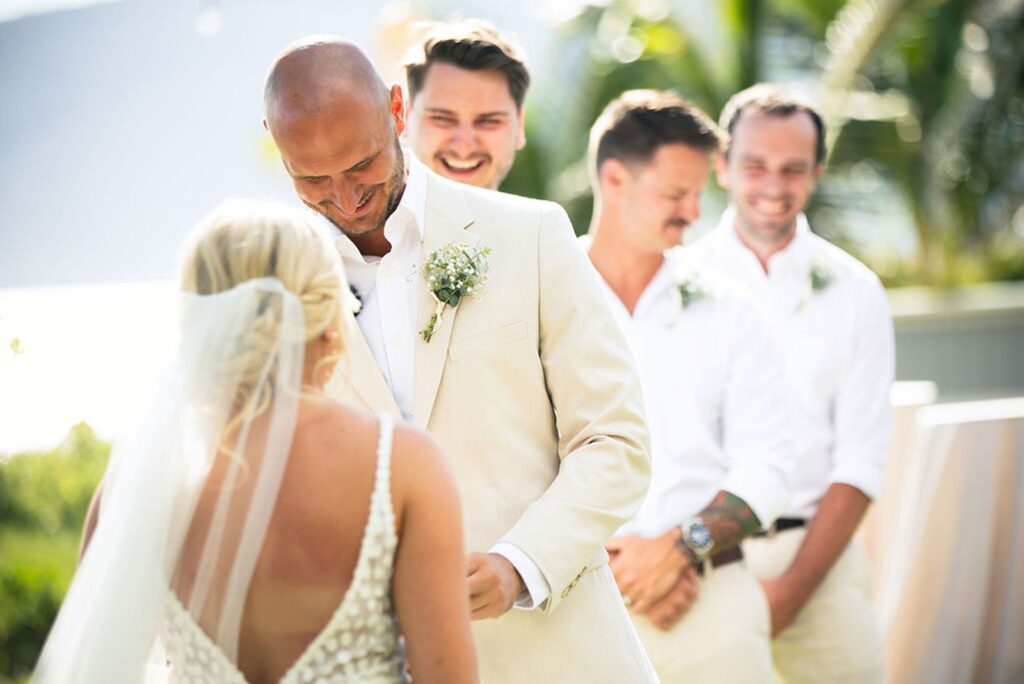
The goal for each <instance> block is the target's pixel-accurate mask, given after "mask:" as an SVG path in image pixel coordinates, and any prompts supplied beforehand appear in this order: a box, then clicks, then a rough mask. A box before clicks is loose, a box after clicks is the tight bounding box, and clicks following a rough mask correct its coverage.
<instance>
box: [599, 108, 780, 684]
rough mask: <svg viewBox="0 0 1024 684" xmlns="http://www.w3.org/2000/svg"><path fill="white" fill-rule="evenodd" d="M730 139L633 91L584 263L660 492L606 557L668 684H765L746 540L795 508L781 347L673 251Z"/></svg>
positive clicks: (609, 131) (606, 126)
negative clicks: (637, 393)
mask: <svg viewBox="0 0 1024 684" xmlns="http://www.w3.org/2000/svg"><path fill="white" fill-rule="evenodd" d="M722 143H723V135H722V134H721V133H720V132H719V130H718V127H717V126H716V125H715V124H714V122H713V121H712V120H711V119H709V118H708V116H707V115H706V114H704V113H703V112H702V111H700V110H699V109H697V108H696V107H694V106H693V105H691V104H689V103H687V102H686V101H684V100H682V99H680V98H679V97H678V96H676V95H674V94H672V93H668V92H655V91H630V92H627V93H623V94H622V95H621V96H620V97H619V98H618V99H616V100H615V101H614V102H612V103H611V104H609V105H608V106H607V108H606V109H605V110H604V112H603V113H602V114H601V116H600V117H599V118H598V120H597V122H596V123H595V124H594V126H593V128H592V129H591V134H590V160H591V173H592V180H593V187H594V198H595V209H594V218H593V222H592V223H591V226H590V234H589V236H588V237H589V238H590V244H589V248H588V254H589V256H590V259H591V262H592V263H593V264H594V266H595V268H596V269H597V270H598V272H599V273H600V275H601V277H602V281H603V285H604V290H605V295H606V297H607V299H608V300H609V303H610V304H611V306H612V310H613V313H614V314H615V315H616V318H617V320H618V322H619V325H620V327H621V328H622V330H623V332H624V333H625V335H626V340H627V342H628V343H629V344H630V347H631V348H632V351H633V354H634V357H635V359H636V362H637V366H638V370H639V372H640V382H641V385H642V386H643V390H644V395H645V400H646V404H647V418H648V424H649V426H650V428H651V445H652V450H651V462H652V478H651V489H650V490H649V492H648V494H647V497H646V499H645V500H644V503H643V505H642V506H641V508H640V510H639V512H638V513H637V514H636V516H634V518H633V519H632V520H630V521H629V522H628V523H626V524H625V525H624V526H623V527H622V528H621V529H620V530H619V532H618V536H617V537H616V538H613V539H612V540H611V542H609V544H608V545H607V548H608V549H609V552H610V553H611V555H612V561H611V566H612V572H613V573H614V574H615V579H616V581H617V583H618V585H619V588H620V591H621V592H622V596H623V601H624V602H625V603H626V605H627V607H629V608H630V610H631V611H632V614H633V621H634V624H635V625H636V628H637V631H638V632H639V634H640V638H641V640H642V641H643V643H644V647H645V648H646V649H647V653H648V655H649V656H650V658H651V662H652V663H653V664H654V667H655V669H656V671H657V672H658V676H659V677H660V679H661V681H662V682H667V683H671V682H680V683H686V684H690V683H691V682H754V683H756V682H764V683H765V684H767V683H768V682H770V681H771V677H772V668H771V650H770V645H769V621H768V611H767V608H766V606H765V601H764V597H763V595H762V593H761V590H760V587H759V586H758V582H757V579H756V578H755V576H754V575H753V574H752V573H751V572H750V571H749V570H748V569H747V568H746V567H745V566H744V564H743V563H742V562H738V561H742V557H743V556H742V553H741V551H740V547H739V546H738V544H739V542H740V541H741V540H743V539H744V538H745V537H747V536H748V535H751V534H753V533H754V532H756V531H757V530H759V529H761V527H762V525H764V526H768V525H770V524H771V523H772V521H774V519H775V517H776V516H777V515H778V514H779V513H781V512H782V510H783V507H784V506H785V505H786V503H787V502H788V500H789V488H788V479H787V478H788V475H789V469H790V467H791V465H792V460H793V450H792V445H791V442H790V432H789V424H788V420H787V416H788V413H787V404H786V401H785V399H784V395H783V394H782V392H783V387H784V382H783V368H782V364H781V363H780V362H779V360H778V359H779V357H780V356H781V352H780V350H779V349H778V347H777V345H776V343H775V339H774V337H773V336H772V334H771V333H770V331H769V329H768V325H767V322H766V321H765V319H764V317H763V316H762V315H761V313H760V312H759V311H758V310H757V308H756V307H755V306H754V305H753V303H752V302H751V301H750V298H749V297H748V296H746V295H745V294H744V293H743V291H742V289H741V288H740V287H739V286H737V285H734V284H731V283H729V282H728V281H727V280H726V279H724V278H721V277H719V276H716V275H715V274H714V273H712V272H710V271H709V270H708V269H703V268H696V267H694V266H693V265H692V264H691V263H688V262H687V260H686V259H684V258H683V256H682V254H681V253H680V250H679V249H678V245H679V243H680V241H681V239H682V236H683V231H685V230H686V228H687V227H688V226H689V225H690V224H691V223H692V222H693V221H695V220H696V219H697V218H698V217H699V215H700V197H701V191H702V190H703V188H704V184H705V183H706V181H707V176H708V172H709V170H710V163H711V158H712V156H713V155H715V154H716V153H717V151H718V150H719V147H720V146H721V145H722ZM698 595H699V597H698ZM684 614H685V616H684Z"/></svg>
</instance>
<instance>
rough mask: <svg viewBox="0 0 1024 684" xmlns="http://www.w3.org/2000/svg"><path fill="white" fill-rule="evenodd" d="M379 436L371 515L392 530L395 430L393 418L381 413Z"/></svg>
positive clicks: (388, 414)
mask: <svg viewBox="0 0 1024 684" xmlns="http://www.w3.org/2000/svg"><path fill="white" fill-rule="evenodd" d="M378 418H379V420H380V437H379V438H378V441H377V472H376V475H375V482H374V485H373V495H372V497H371V500H370V508H371V515H373V516H374V518H376V519H378V520H380V521H381V522H382V523H384V524H385V526H386V527H387V528H389V529H390V530H391V531H392V533H393V532H394V510H393V509H392V506H391V447H392V442H393V437H394V432H395V418H394V416H392V415H391V414H390V413H381V414H379V416H378Z"/></svg>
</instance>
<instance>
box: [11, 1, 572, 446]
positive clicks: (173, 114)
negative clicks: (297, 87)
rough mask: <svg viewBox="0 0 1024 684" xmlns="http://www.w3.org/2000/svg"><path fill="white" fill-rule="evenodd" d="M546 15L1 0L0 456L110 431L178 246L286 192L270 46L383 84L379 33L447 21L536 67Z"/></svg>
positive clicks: (288, 195)
mask: <svg viewBox="0 0 1024 684" xmlns="http://www.w3.org/2000/svg"><path fill="white" fill-rule="evenodd" d="M575 4H576V3H575V2H574V0H566V2H562V3H554V5H557V8H559V9H560V10H563V11H564V10H566V9H567V8H568V9H570V10H571V8H572V7H573V6H574V5H575ZM552 7H553V5H552V3H549V2H543V1H542V0H522V1H521V2H518V3H515V4H512V3H492V2H485V1H482V0H460V1H459V2H449V1H447V0H425V1H421V2H414V3H405V2H385V1H379V2H363V3H357V2H338V1H337V0H295V1H294V2H280V1H279V0H219V1H218V0H193V1H190V2H181V1H180V0H121V1H106V2H88V1H87V0H28V1H26V0H0V91H2V92H3V93H4V107H2V108H0V454H3V453H12V452H15V451H19V450H22V449H28V448H47V447H50V446H53V445H55V444H57V443H59V442H60V441H61V440H62V439H63V437H64V435H65V434H66V432H67V430H68V429H69V428H70V427H71V426H72V425H74V424H75V423H76V422H78V421H80V420H85V421H87V422H89V423H90V424H91V425H92V426H93V427H94V428H95V429H96V431H97V433H98V434H99V435H100V436H102V437H107V438H111V437H115V436H116V435H117V434H118V433H119V432H120V431H121V426H122V425H124V424H126V423H128V422H130V421H131V419H132V417H133V416H134V415H135V413H134V411H135V409H136V408H137V405H138V403H139V401H138V397H139V396H142V395H143V394H144V391H143V390H144V389H145V386H146V383H148V382H152V380H153V379H154V378H155V374H156V368H157V367H158V365H159V364H158V358H157V357H158V356H159V354H160V353H162V351H165V350H166V349H167V346H166V345H167V344H168V340H169V339H170V338H171V336H172V335H173V325H172V323H170V322H169V321H172V320H173V319H172V318H171V316H172V315H173V308H174V307H173V281H174V280H175V278H176V276H177V268H178V259H179V253H180V247H181V244H182V241H183V239H184V236H185V235H186V234H187V233H188V231H189V230H190V229H191V228H192V226H193V225H194V224H195V223H196V221H197V220H198V219H199V218H200V217H201V216H203V215H204V214H205V213H206V212H207V211H209V210H210V209H211V208H212V207H213V206H215V205H216V204H217V203H218V202H219V201H221V200H222V199H224V198H226V197H233V196H242V197H260V198H270V199H277V200H280V201H282V202H288V203H294V202H295V201H296V200H295V198H294V194H293V192H292V189H291V185H290V182H289V180H288V178H287V176H286V175H285V173H284V172H283V170H282V169H281V168H280V163H279V161H278V159H277V158H276V155H275V152H274V150H273V146H272V144H270V142H269V137H268V136H267V135H266V132H265V131H264V130H263V127H262V125H261V123H262V89H263V79H264V77H265V75H266V71H267V68H268V67H269V65H270V64H271V62H272V61H273V59H274V57H275V56H276V55H277V53H278V52H280V50H281V49H282V48H283V47H284V46H286V45H287V44H289V43H290V42H292V41H293V40H295V39H297V38H299V37H302V36H304V35H308V34H311V33H337V34H341V35H344V36H346V37H350V38H352V39H353V40H355V41H356V42H357V43H359V44H360V45H363V46H364V47H365V48H366V49H367V51H368V52H369V53H370V55H371V57H372V58H374V60H375V61H376V63H377V65H378V68H380V69H381V71H382V74H383V75H384V77H385V79H387V80H395V79H397V78H398V77H399V75H400V70H399V66H398V64H399V57H400V53H399V51H398V50H399V48H402V49H404V47H405V46H404V44H403V45H400V46H396V45H389V44H388V41H389V38H393V37H394V36H393V34H394V31H393V27H394V26H401V25H402V22H407V21H410V20H414V19H422V18H445V17H449V16H452V14H453V13H454V12H460V13H461V14H462V15H463V16H478V17H481V18H484V19H488V20H490V21H492V22H494V23H495V24H496V25H498V26H501V27H502V28H503V29H504V30H506V31H509V32H511V33H513V34H514V35H516V36H517V38H518V39H519V40H520V42H521V43H522V44H523V46H524V47H525V48H526V50H527V53H528V54H531V55H533V56H535V57H537V61H538V62H539V61H542V55H543V53H544V52H545V50H546V47H545V45H546V44H545V41H546V40H547V39H548V38H549V30H548V28H547V27H549V26H550V25H551V21H552V16H551V15H550V10H551V9H552ZM389 27H390V29H389ZM389 30H391V33H389ZM13 338H18V339H19V340H20V342H21V345H22V349H23V352H22V353H20V354H14V353H13V352H11V351H10V340H11V339H13Z"/></svg>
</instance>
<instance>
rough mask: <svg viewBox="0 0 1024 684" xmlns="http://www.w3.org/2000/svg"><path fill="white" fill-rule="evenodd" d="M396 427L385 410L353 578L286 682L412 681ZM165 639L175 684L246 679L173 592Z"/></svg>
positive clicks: (236, 683) (229, 683)
mask: <svg viewBox="0 0 1024 684" xmlns="http://www.w3.org/2000/svg"><path fill="white" fill-rule="evenodd" d="M393 429H394V425H393V422H392V418H391V417H390V416H389V415H388V414H381V416H380V440H379V443H378V447H377V469H376V470H377V472H376V481H375V484H374V488H373V494H372V495H371V497H370V515H369V518H368V519H367V521H366V530H365V531H364V533H363V541H362V546H361V548H360V550H359V560H358V561H357V563H356V570H355V573H354V574H353V576H352V584H351V585H350V586H349V588H348V591H347V592H346V593H345V597H344V599H342V602H341V604H340V605H339V606H338V608H337V610H336V611H335V613H334V615H333V617H332V618H331V620H330V622H328V623H327V626H326V627H324V629H323V630H322V631H321V632H320V634H319V635H317V637H316V638H315V639H314V640H313V642H312V643H311V644H310V645H309V646H308V647H307V648H306V650H305V651H304V652H303V653H302V655H301V656H300V657H299V659H298V661H296V662H295V664H294V665H292V666H291V668H289V670H288V672H287V673H286V674H285V676H284V677H282V679H281V684H300V683H305V682H324V683H325V684H327V683H330V684H349V683H353V684H354V683H355V682H361V683H362V682H365V683H367V684H393V683H395V682H405V681H406V679H405V678H404V674H403V665H404V661H403V657H402V651H401V647H400V644H399V636H398V627H397V623H396V621H395V617H394V612H393V610H392V603H391V576H392V570H393V569H394V557H395V548H396V547H397V545H398V537H397V535H396V534H395V516H394V512H393V511H392V508H391V486H390V462H391V435H392V431H393ZM161 638H162V640H163V642H164V648H165V649H166V653H167V659H168V661H169V663H170V681H171V682H175V683H176V682H179V681H180V682H188V683H189V684H248V683H247V682H246V679H245V677H243V676H242V673H241V672H239V671H238V669H237V668H236V667H235V665H234V663H232V662H231V661H230V660H229V659H228V658H227V656H226V655H225V654H224V652H223V651H222V650H221V649H220V648H218V647H217V645H216V644H214V643H213V641H211V640H210V638H209V637H208V636H207V635H206V634H205V633H204V632H203V630H202V629H200V627H199V625H197V624H196V622H195V620H193V619H192V616H191V615H190V614H189V612H188V611H187V610H185V608H184V607H183V606H182V605H181V602H180V601H178V598H177V597H176V596H175V595H174V594H173V593H171V594H169V595H168V599H167V607H166V613H165V616H164V624H163V629H162V634H161Z"/></svg>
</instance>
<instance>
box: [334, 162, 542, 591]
mask: <svg viewBox="0 0 1024 684" xmlns="http://www.w3.org/2000/svg"><path fill="white" fill-rule="evenodd" d="M403 154H404V156H405V163H406V169H407V170H408V174H407V176H406V182H405V192H403V194H402V199H401V201H400V202H399V204H398V206H397V207H396V208H395V211H394V212H392V214H391V216H389V217H388V219H387V221H386V222H385V223H384V237H385V238H386V239H387V241H388V242H389V243H391V251H389V252H388V253H387V254H385V255H384V256H383V257H381V258H378V257H364V256H363V255H362V254H360V252H359V249H358V248H357V247H356V246H355V244H354V243H353V242H352V240H350V239H349V238H348V236H346V235H344V234H343V233H341V232H340V231H339V230H338V229H337V228H336V227H334V226H333V225H332V224H331V223H330V222H329V221H327V219H326V218H323V217H321V218H322V220H321V221H320V223H319V226H318V227H319V228H320V229H321V230H324V231H327V232H328V234H329V235H330V237H331V239H333V241H334V245H335V247H337V249H338V252H339V253H340V254H341V260H342V262H343V263H344V265H345V274H346V275H347V276H348V280H349V284H351V285H352V287H353V288H354V289H355V291H356V294H357V296H358V297H359V299H360V301H361V303H362V306H361V308H360V310H359V314H358V315H357V316H356V323H358V324H359V329H360V330H361V331H362V333H363V337H365V338H366V343H367V346H369V348H370V352H371V353H372V354H373V358H374V359H375V360H376V362H377V366H378V367H379V368H380V371H381V373H382V374H383V376H384V379H385V380H386V381H387V383H388V387H389V388H391V393H392V395H393V396H394V397H395V403H396V404H398V408H399V410H400V411H401V412H402V417H403V418H405V419H406V420H410V419H411V418H412V417H413V396H414V395H413V387H414V384H415V372H414V359H415V344H416V339H417V336H418V335H419V328H420V327H422V323H425V322H426V318H425V317H424V320H423V321H422V322H421V325H420V326H419V327H418V326H417V319H416V316H417V312H416V295H417V287H418V281H419V278H420V277H421V275H420V253H421V251H422V248H423V231H424V226H425V221H426V207H427V179H426V170H425V169H426V167H424V166H423V164H422V163H421V162H420V161H419V160H418V159H416V156H415V155H414V154H412V153H411V152H409V151H408V150H403ZM489 552H490V553H497V554H500V555H502V556H504V557H505V558H507V559H508V561H509V562H510V563H512V565H513V566H514V567H515V569H516V571H517V572H518V573H519V576H520V577H522V578H523V583H524V584H525V585H526V591H525V592H524V593H523V594H521V595H520V596H519V597H518V599H517V600H516V607H517V608H522V609H524V610H530V609H532V608H535V607H536V606H539V605H540V604H541V603H542V602H543V601H544V600H545V599H547V597H548V596H549V595H550V593H551V588H550V586H549V585H548V583H547V580H545V579H544V576H543V574H542V573H541V571H540V568H538V567H537V564H536V563H534V562H533V560H532V559H531V558H530V557H529V556H528V555H527V554H526V553H525V552H523V551H522V549H520V548H519V547H518V546H515V545H514V544H510V543H508V542H499V543H497V544H495V545H494V546H493V547H492V548H491V549H490V550H489Z"/></svg>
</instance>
